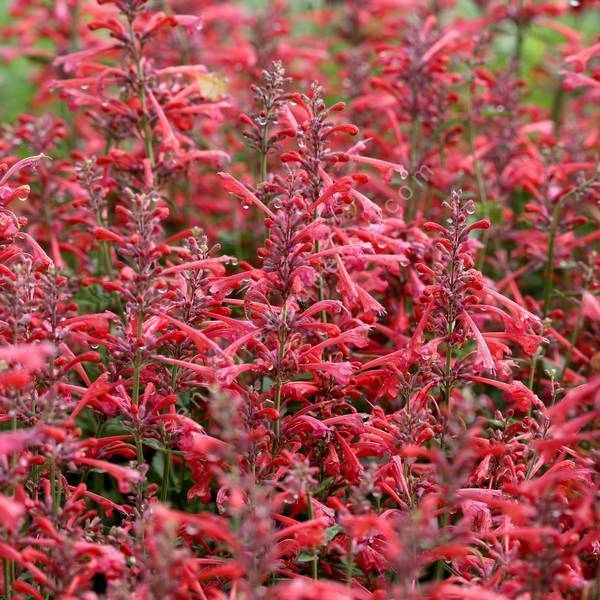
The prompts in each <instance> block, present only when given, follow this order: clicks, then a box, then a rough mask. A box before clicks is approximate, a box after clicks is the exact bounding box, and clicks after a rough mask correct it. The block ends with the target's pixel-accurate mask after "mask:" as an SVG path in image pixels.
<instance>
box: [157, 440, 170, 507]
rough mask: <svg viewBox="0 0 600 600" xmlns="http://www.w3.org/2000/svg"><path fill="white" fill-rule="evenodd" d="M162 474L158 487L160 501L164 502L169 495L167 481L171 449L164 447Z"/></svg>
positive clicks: (168, 479) (168, 478)
mask: <svg viewBox="0 0 600 600" xmlns="http://www.w3.org/2000/svg"><path fill="white" fill-rule="evenodd" d="M163 460H164V464H163V474H162V482H161V488H160V501H161V502H163V503H164V502H166V501H167V497H168V495H169V481H170V479H171V450H170V449H169V448H165V449H164V450H163Z"/></svg>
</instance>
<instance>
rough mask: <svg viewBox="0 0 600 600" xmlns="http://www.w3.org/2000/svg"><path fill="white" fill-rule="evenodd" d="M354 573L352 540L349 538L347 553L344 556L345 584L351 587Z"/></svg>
mask: <svg viewBox="0 0 600 600" xmlns="http://www.w3.org/2000/svg"><path fill="white" fill-rule="evenodd" d="M353 575H354V540H353V539H352V538H350V545H349V546H348V555H347V556H346V585H347V586H348V587H352V577H353Z"/></svg>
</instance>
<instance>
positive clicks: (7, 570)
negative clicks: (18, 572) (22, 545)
mask: <svg viewBox="0 0 600 600" xmlns="http://www.w3.org/2000/svg"><path fill="white" fill-rule="evenodd" d="M2 562H3V563H4V596H5V598H6V599H7V600H10V599H11V598H12V567H11V564H10V563H11V562H12V561H10V560H8V559H7V558H5V559H4V560H3V561H2Z"/></svg>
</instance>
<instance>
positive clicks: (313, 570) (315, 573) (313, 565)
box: [306, 490, 319, 581]
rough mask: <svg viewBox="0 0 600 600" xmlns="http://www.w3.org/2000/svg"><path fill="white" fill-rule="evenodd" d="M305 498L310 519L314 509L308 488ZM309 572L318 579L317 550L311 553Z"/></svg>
mask: <svg viewBox="0 0 600 600" xmlns="http://www.w3.org/2000/svg"><path fill="white" fill-rule="evenodd" d="M306 500H307V503H308V518H309V519H310V520H311V521H312V520H313V519H314V518H315V511H314V507H313V501H312V494H311V493H310V491H309V490H306ZM311 573H312V578H313V579H314V580H315V581H316V580H317V579H319V555H318V553H317V552H315V553H314V554H313V557H312V559H311Z"/></svg>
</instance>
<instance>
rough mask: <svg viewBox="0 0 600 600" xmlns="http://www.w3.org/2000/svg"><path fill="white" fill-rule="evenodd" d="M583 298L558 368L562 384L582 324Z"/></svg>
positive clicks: (559, 379)
mask: <svg viewBox="0 0 600 600" xmlns="http://www.w3.org/2000/svg"><path fill="white" fill-rule="evenodd" d="M583 319H584V314H583V299H582V302H581V308H580V310H579V314H578V315H577V320H576V321H575V328H574V329H573V333H572V334H571V339H570V340H569V347H568V348H567V353H566V355H565V362H564V363H563V366H562V369H561V370H560V375H559V377H558V381H559V382H560V384H561V385H562V382H563V380H564V378H565V374H566V372H567V369H568V368H569V364H570V363H571V358H572V356H573V348H574V347H575V344H576V343H577V338H579V333H580V331H581V327H582V325H583Z"/></svg>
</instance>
